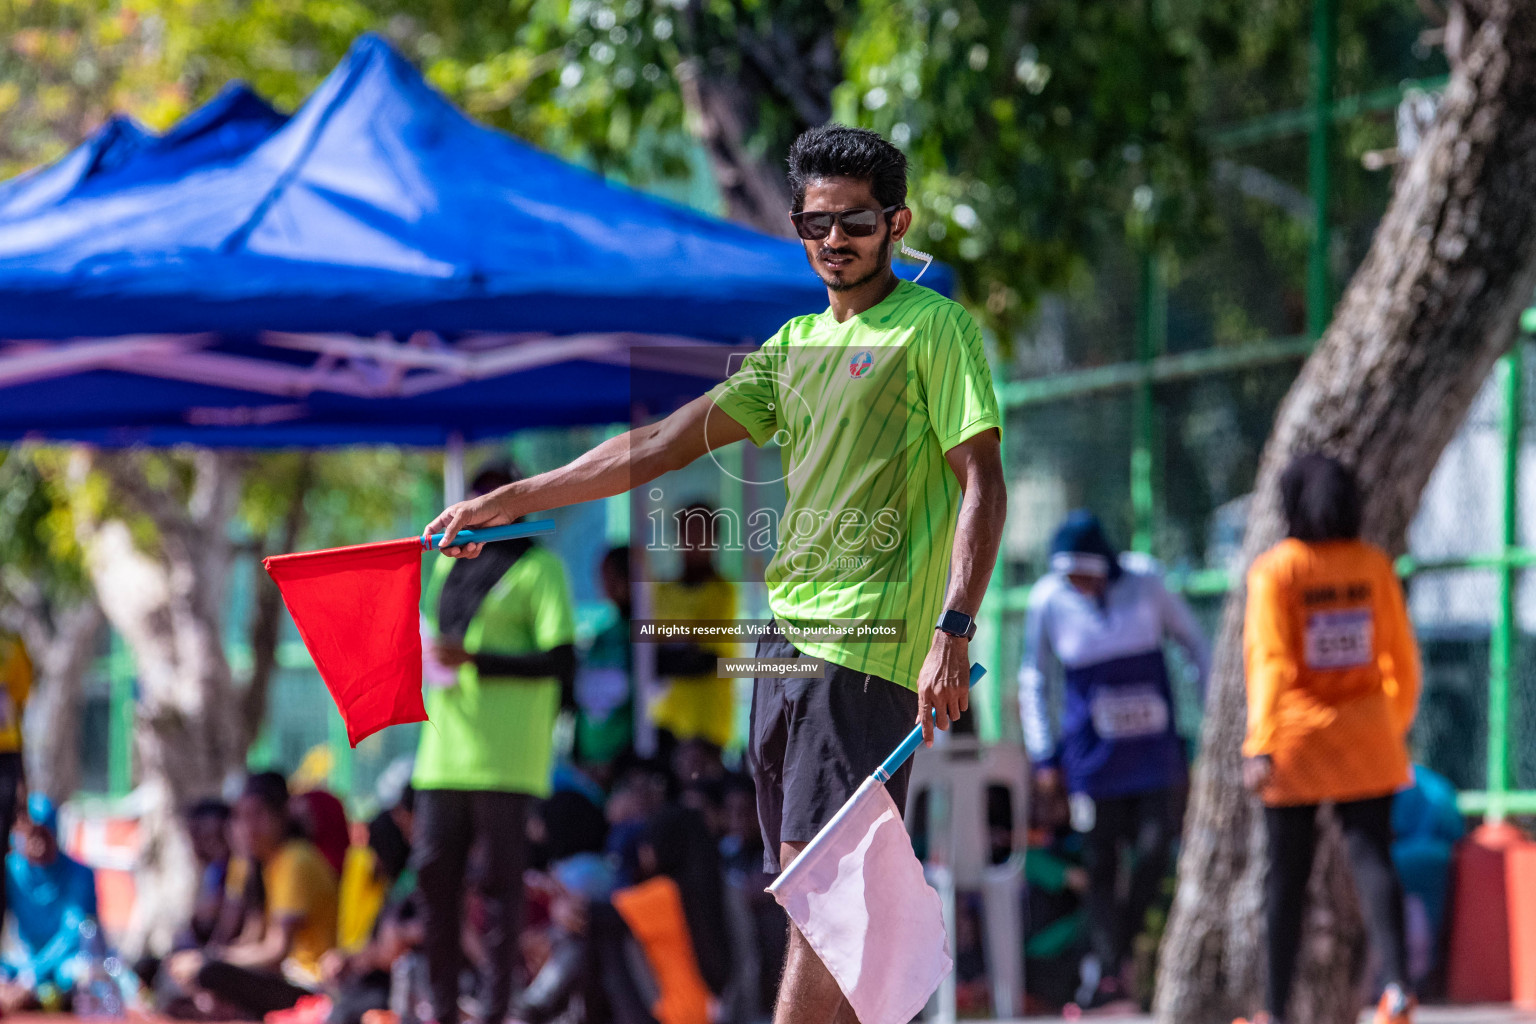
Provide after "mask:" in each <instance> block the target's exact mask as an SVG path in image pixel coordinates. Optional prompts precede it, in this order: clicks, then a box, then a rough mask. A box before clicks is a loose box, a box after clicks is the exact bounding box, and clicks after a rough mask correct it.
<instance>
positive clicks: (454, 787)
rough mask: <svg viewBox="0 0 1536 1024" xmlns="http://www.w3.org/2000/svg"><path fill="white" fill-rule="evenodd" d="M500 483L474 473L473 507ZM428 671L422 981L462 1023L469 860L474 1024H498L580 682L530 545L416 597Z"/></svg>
mask: <svg viewBox="0 0 1536 1024" xmlns="http://www.w3.org/2000/svg"><path fill="white" fill-rule="evenodd" d="M517 476H518V474H517V473H516V472H515V471H512V470H509V469H502V468H497V469H489V470H483V471H482V472H481V473H480V474H479V476H477V477H476V478H475V481H474V483H473V484H472V485H471V487H470V493H471V494H473V495H476V496H483V495H487V494H490V493H492V492H493V491H496V490H497V489H498V488H504V487H507V486H509V485H511V484H512V482H513V481H514V480H515V479H516V478H517ZM423 610H424V612H425V614H426V616H427V620H428V624H429V625H430V626H431V627H432V632H433V637H434V642H433V645H432V651H431V657H433V658H435V659H436V661H437V662H438V663H439V665H440V666H442V669H439V670H438V671H436V672H433V673H428V678H429V679H430V678H433V677H436V678H438V679H442V678H443V676H444V675H445V672H444V670H447V673H448V678H447V679H446V680H444V681H446V682H447V683H448V684H449V685H446V686H444V685H433V686H431V687H430V688H429V689H428V691H427V695H426V705H427V716H428V719H429V721H428V722H427V724H426V725H424V726H423V727H422V730H421V746H420V747H419V749H418V750H417V753H416V770H415V774H414V776H413V777H412V780H411V782H412V785H413V786H414V787H415V789H416V808H415V823H416V824H415V830H414V831H415V835H414V837H413V843H412V846H413V849H412V859H413V865H414V867H415V868H416V873H417V879H418V885H419V886H420V888H421V893H422V897H423V899H422V924H423V927H424V930H425V933H426V941H425V946H426V956H427V978H428V982H429V985H430V987H431V990H432V1005H433V1013H434V1015H435V1017H436V1020H437V1024H457V1022H458V1020H459V1005H458V1003H459V975H460V973H461V972H462V970H463V967H464V951H463V945H462V941H461V939H462V929H461V922H462V913H463V905H464V886H465V872H466V868H467V865H468V862H469V855H470V849H471V847H473V846H475V845H476V844H479V846H480V849H481V856H482V857H483V858H484V861H483V864H482V867H483V871H482V872H481V877H480V883H479V886H478V888H479V890H480V893H481V896H482V901H483V907H484V911H485V934H484V938H485V945H486V954H487V956H486V960H487V965H488V966H487V969H486V973H487V976H486V977H484V978H482V979H481V981H482V985H481V992H480V998H481V1008H482V1010H483V1013H482V1016H481V1019H482V1020H485V1021H489V1022H499V1021H501V1019H502V1018H503V1017H505V1016H506V1015H507V1009H508V1006H509V1003H510V999H511V994H512V967H513V964H514V963H515V962H516V959H517V938H518V932H519V931H520V929H521V924H522V906H523V869H524V867H525V865H526V846H527V843H526V836H525V832H524V828H525V826H524V821H525V818H526V816H527V811H528V803H529V801H530V800H532V799H539V798H543V797H547V796H548V795H549V791H550V768H551V762H552V759H553V749H552V746H553V733H554V726H555V716H556V715H557V714H558V713H559V711H560V704H561V695H562V691H563V690H566V689H568V688H569V687H570V685H571V682H572V680H573V679H574V676H575V671H576V654H575V647H574V646H573V644H574V639H575V615H574V612H573V609H572V604H571V595H570V590H569V588H568V587H567V586H566V579H565V570H564V568H563V567H562V566H561V564H560V560H559V559H558V558H557V557H556V556H555V555H554V554H553V553H552V552H550V551H549V550H547V549H545V548H542V547H540V546H538V545H537V544H535V543H533V542H532V541H529V540H526V539H523V540H510V541H501V542H499V543H495V544H491V545H487V546H486V549H485V552H484V553H483V554H482V555H481V556H480V557H479V558H478V559H476V560H475V561H473V562H452V561H448V560H446V559H440V560H438V563H437V565H436V566H435V568H434V571H433V573H432V577H431V580H430V582H429V583H428V585H427V586H426V588H425V594H424V609H423Z"/></svg>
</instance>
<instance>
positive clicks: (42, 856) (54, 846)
mask: <svg viewBox="0 0 1536 1024" xmlns="http://www.w3.org/2000/svg"><path fill="white" fill-rule="evenodd" d="M22 829H23V832H22V835H23V838H24V845H23V846H22V852H23V853H24V854H25V856H26V858H27V860H29V861H31V862H32V863H33V864H36V865H37V866H39V867H47V866H48V865H49V864H52V863H53V862H54V861H55V860H56V859H58V856H59V841H58V840H57V839H55V838H54V837H53V833H52V832H50V831H48V830H47V829H46V828H43V826H41V825H35V824H33V823H32V822H30V821H29V822H27V823H26V824H24V825H23V826H22Z"/></svg>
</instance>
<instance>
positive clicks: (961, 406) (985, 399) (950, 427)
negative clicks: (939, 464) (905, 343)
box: [917, 302, 1003, 451]
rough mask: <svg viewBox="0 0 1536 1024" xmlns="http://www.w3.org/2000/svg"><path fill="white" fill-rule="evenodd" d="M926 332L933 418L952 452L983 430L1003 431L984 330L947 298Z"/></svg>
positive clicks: (922, 360)
mask: <svg viewBox="0 0 1536 1024" xmlns="http://www.w3.org/2000/svg"><path fill="white" fill-rule="evenodd" d="M933 317H934V320H933V325H932V328H931V329H930V330H928V331H926V332H924V341H923V345H922V347H921V348H920V350H919V354H918V360H917V363H918V372H919V374H921V376H922V384H923V390H924V393H925V394H926V396H927V401H928V423H929V425H930V426H931V427H932V428H933V432H934V434H935V435H936V436H937V437H938V439H939V447H940V448H941V449H943V450H944V451H949V450H950V449H951V448H953V447H954V446H955V445H957V444H959V443H960V442H962V441H965V440H967V439H969V438H971V437H974V436H976V435H977V434H979V433H981V432H982V431H983V430H998V431H1001V430H1002V425H1003V423H1002V417H1001V416H1000V415H999V413H998V410H997V393H996V392H995V391H993V390H992V368H991V367H990V366H988V365H987V353H986V349H985V347H984V346H983V345H982V341H981V329H980V328H979V327H977V326H976V321H975V320H972V319H971V316H970V314H969V313H967V312H966V311H965V310H964V309H963V308H961V307H960V306H959V304H957V303H952V302H951V303H945V305H944V306H942V307H940V308H939V309H938V310H937V311H936V312H935V313H934V314H933Z"/></svg>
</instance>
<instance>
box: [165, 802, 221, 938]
mask: <svg viewBox="0 0 1536 1024" xmlns="http://www.w3.org/2000/svg"><path fill="white" fill-rule="evenodd" d="M187 835H188V838H190V839H191V841H192V856H193V857H194V858H196V860H197V872H198V885H197V899H196V902H195V903H193V905H192V920H191V921H190V922H189V923H188V925H187V928H186V930H185V931H184V932H183V933H182V934H181V935H180V936H179V937H178V939H177V942H176V946H177V948H178V949H195V948H197V947H200V946H203V945H205V944H206V943H208V942H209V941H211V940H212V939H213V934H214V930H215V929H216V928H217V927H218V924H219V919H220V918H221V917H222V916H223V912H224V888H225V883H226V881H227V878H228V875H229V805H228V804H226V803H225V802H224V801H222V800H211V799H210V800H199V801H198V802H197V803H195V804H193V805H192V808H191V810H189V811H187Z"/></svg>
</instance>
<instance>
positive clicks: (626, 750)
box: [573, 546, 635, 785]
mask: <svg viewBox="0 0 1536 1024" xmlns="http://www.w3.org/2000/svg"><path fill="white" fill-rule="evenodd" d="M598 575H599V577H600V578H601V581H602V587H603V593H604V594H605V595H606V596H607V598H608V600H610V601H612V602H613V604H614V607H615V608H617V609H618V617H617V618H616V619H615V620H614V621H613V622H612V623H611V624H610V625H609V626H608V627H607V628H606V629H604V630H603V631H602V632H600V633H598V634H597V635H596V636H595V637H593V638H592V646H591V647H589V648H587V651H586V653H585V654H584V655H583V656H582V659H581V666H580V668H579V669H578V670H577V673H576V746H575V750H574V755H573V759H574V760H575V762H576V764H577V765H579V766H580V767H581V769H582V770H583V771H584V772H586V773H587V774H588V775H590V776H591V777H592V778H594V779H596V780H597V781H598V782H599V783H601V784H604V785H606V784H608V783H610V782H612V780H613V768H614V765H615V764H616V763H619V762H621V761H622V760H624V759H625V758H628V757H632V756H633V754H634V744H635V674H634V645H633V644H632V643H631V639H630V635H629V629H630V625H629V623H630V618H631V603H630V589H629V548H628V547H627V546H624V547H616V548H611V549H610V550H609V551H608V553H607V554H605V555H604V556H603V560H602V563H601V565H600V566H599V569H598Z"/></svg>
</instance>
